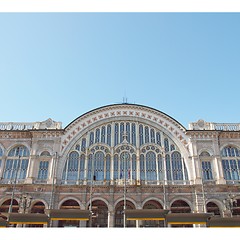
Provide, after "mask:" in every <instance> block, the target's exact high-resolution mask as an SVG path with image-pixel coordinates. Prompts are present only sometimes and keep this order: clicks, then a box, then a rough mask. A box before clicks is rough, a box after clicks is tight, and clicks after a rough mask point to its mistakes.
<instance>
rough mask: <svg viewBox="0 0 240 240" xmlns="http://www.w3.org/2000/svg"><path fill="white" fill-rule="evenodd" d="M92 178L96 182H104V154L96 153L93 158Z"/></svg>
mask: <svg viewBox="0 0 240 240" xmlns="http://www.w3.org/2000/svg"><path fill="white" fill-rule="evenodd" d="M93 171H94V176H95V179H96V180H97V181H102V180H104V153H103V152H100V151H98V152H96V154H95V158H94V169H93Z"/></svg>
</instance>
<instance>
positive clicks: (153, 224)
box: [142, 200, 164, 227]
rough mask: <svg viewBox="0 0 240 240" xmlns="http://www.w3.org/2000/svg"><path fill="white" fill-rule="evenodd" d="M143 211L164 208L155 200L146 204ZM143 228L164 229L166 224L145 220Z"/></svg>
mask: <svg viewBox="0 0 240 240" xmlns="http://www.w3.org/2000/svg"><path fill="white" fill-rule="evenodd" d="M143 209H163V207H162V205H161V204H160V203H159V202H157V201H155V200H150V201H147V202H146V203H145V204H144V206H143ZM142 226H143V227H164V222H163V221H159V220H143V221H142Z"/></svg>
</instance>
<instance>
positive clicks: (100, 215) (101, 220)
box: [87, 200, 108, 227]
mask: <svg viewBox="0 0 240 240" xmlns="http://www.w3.org/2000/svg"><path fill="white" fill-rule="evenodd" d="M88 208H90V205H89V206H88ZM90 225H91V226H90ZM87 226H88V227H107V226H108V207H107V204H106V203H105V202H103V201H101V200H95V201H93V202H92V222H91V221H88V222H87Z"/></svg>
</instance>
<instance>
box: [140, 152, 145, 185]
mask: <svg viewBox="0 0 240 240" xmlns="http://www.w3.org/2000/svg"><path fill="white" fill-rule="evenodd" d="M144 160H145V158H144V155H143V154H141V155H140V180H145V162H144Z"/></svg>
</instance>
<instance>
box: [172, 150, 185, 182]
mask: <svg viewBox="0 0 240 240" xmlns="http://www.w3.org/2000/svg"><path fill="white" fill-rule="evenodd" d="M172 177H173V180H183V166H182V158H181V154H180V153H179V152H174V153H172Z"/></svg>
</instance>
